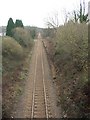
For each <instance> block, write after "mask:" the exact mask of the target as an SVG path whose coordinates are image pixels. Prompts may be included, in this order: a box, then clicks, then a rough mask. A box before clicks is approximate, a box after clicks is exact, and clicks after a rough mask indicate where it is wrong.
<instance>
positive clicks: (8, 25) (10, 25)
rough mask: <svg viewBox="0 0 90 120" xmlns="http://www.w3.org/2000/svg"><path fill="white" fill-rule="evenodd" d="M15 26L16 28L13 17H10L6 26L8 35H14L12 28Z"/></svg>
mask: <svg viewBox="0 0 90 120" xmlns="http://www.w3.org/2000/svg"><path fill="white" fill-rule="evenodd" d="M14 28H15V25H14V22H13V19H12V18H9V20H8V24H7V27H6V35H7V36H11V37H12V36H13V33H12V29H14Z"/></svg>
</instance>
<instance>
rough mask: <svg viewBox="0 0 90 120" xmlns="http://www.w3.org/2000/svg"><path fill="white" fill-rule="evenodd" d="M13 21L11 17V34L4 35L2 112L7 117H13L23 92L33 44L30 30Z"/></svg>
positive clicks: (9, 30) (9, 24)
mask: <svg viewBox="0 0 90 120" xmlns="http://www.w3.org/2000/svg"><path fill="white" fill-rule="evenodd" d="M10 21H11V22H10ZM12 21H13V20H12V19H9V22H8V25H7V29H8V32H9V33H10V34H7V35H8V36H4V37H2V59H3V61H2V65H3V66H2V80H3V106H2V107H3V110H2V111H3V113H2V114H3V117H6V118H7V117H11V116H10V113H11V111H12V109H13V105H12V104H15V103H16V101H17V99H18V97H19V96H20V95H21V94H22V92H23V89H24V84H25V80H26V77H27V74H28V69H29V63H30V58H31V50H32V46H33V38H32V35H31V33H30V30H28V29H25V28H24V27H23V26H22V27H21V26H19V25H17V26H18V27H15V26H14V25H15V24H13V22H12ZM11 23H12V24H13V25H12V24H11ZM17 23H18V22H16V24H17ZM12 26H14V27H12ZM9 28H10V29H9Z"/></svg>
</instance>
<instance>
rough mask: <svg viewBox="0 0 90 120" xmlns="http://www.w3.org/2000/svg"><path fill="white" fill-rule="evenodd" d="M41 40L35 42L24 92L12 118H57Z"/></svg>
mask: <svg viewBox="0 0 90 120" xmlns="http://www.w3.org/2000/svg"><path fill="white" fill-rule="evenodd" d="M54 92H55V91H54V88H53V84H52V80H51V75H50V69H49V65H48V61H47V57H46V52H45V49H44V47H43V43H42V40H41V39H40V38H39V39H37V40H35V47H34V50H33V55H32V59H31V64H30V71H29V75H28V79H27V81H26V84H25V92H24V93H23V95H22V96H21V99H20V101H19V102H18V104H17V105H16V106H15V108H14V110H13V111H12V114H11V117H13V118H31V119H34V118H45V119H49V118H59V112H58V111H59V110H58V108H57V105H56V95H55V93H54Z"/></svg>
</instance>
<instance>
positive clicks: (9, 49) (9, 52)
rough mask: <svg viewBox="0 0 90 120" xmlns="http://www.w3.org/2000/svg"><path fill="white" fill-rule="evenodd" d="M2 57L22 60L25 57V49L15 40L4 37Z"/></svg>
mask: <svg viewBox="0 0 90 120" xmlns="http://www.w3.org/2000/svg"><path fill="white" fill-rule="evenodd" d="M2 55H3V56H4V57H5V56H7V57H9V58H21V57H22V56H23V49H22V47H21V46H20V45H19V44H18V42H16V41H15V40H14V39H13V38H11V37H3V40H2Z"/></svg>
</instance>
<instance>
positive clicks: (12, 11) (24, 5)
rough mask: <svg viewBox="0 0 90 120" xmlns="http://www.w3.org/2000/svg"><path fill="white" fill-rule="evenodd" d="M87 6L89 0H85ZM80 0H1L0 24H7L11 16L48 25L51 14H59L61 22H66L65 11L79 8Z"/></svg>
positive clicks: (35, 23) (35, 24)
mask: <svg viewBox="0 0 90 120" xmlns="http://www.w3.org/2000/svg"><path fill="white" fill-rule="evenodd" d="M85 1H86V6H87V3H88V1H90V0H85ZM79 3H80V0H0V4H1V6H0V16H1V17H0V26H3V25H7V21H8V19H9V18H10V17H12V18H13V20H14V22H15V20H16V19H21V20H22V21H23V24H24V25H30V26H37V27H46V26H45V22H46V21H47V18H48V17H49V16H50V17H51V16H54V14H56V13H58V14H59V22H60V24H62V23H63V22H64V13H65V10H66V11H67V12H70V11H73V10H74V9H78V8H79Z"/></svg>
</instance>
